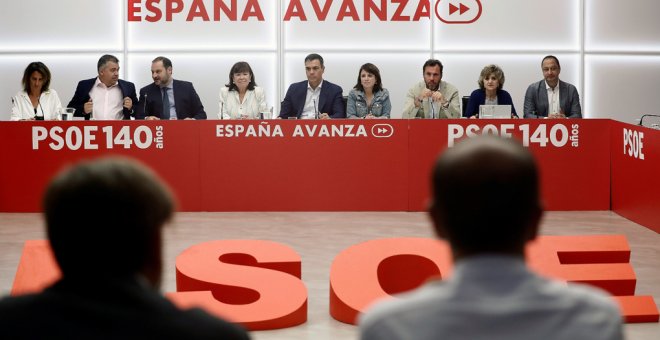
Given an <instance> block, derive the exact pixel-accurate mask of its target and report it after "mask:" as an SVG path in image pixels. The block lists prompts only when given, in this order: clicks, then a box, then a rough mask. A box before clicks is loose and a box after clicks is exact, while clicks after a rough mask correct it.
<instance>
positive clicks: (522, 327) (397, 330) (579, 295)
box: [360, 273, 622, 340]
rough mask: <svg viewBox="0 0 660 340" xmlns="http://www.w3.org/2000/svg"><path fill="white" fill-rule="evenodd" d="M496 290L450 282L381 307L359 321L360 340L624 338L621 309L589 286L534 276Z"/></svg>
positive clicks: (508, 283)
mask: <svg viewBox="0 0 660 340" xmlns="http://www.w3.org/2000/svg"><path fill="white" fill-rule="evenodd" d="M496 285H497V284H495V288H493V287H487V285H482V284H480V283H478V282H472V283H470V282H453V281H452V279H449V280H448V281H447V282H433V283H430V284H427V285H425V286H424V287H422V288H420V289H418V290H416V291H414V292H412V293H408V294H404V295H402V296H401V297H400V298H395V299H391V300H388V301H385V302H382V303H379V304H377V305H376V306H375V307H374V308H373V309H371V310H369V311H368V313H367V314H366V315H365V316H364V318H362V319H361V320H360V328H361V334H362V339H382V340H384V339H436V338H440V337H443V336H444V337H449V338H460V339H509V340H511V339H529V338H538V339H557V340H559V339H562V340H563V339H567V340H568V339H580V340H587V339H594V340H595V339H613V340H614V339H621V338H622V334H621V332H622V331H621V321H622V320H621V316H620V314H619V311H618V307H617V306H616V305H615V303H614V301H613V300H612V299H611V298H610V297H608V296H606V295H605V294H603V293H601V292H599V291H597V290H594V289H591V288H590V287H586V286H578V285H569V286H566V285H565V284H564V283H562V282H557V281H550V280H547V279H544V278H541V277H539V276H537V275H535V274H531V273H529V274H524V275H522V276H521V277H520V278H519V279H518V280H516V281H512V282H509V280H505V281H503V282H502V285H501V287H497V286H496ZM509 285H510V288H507V286H509Z"/></svg>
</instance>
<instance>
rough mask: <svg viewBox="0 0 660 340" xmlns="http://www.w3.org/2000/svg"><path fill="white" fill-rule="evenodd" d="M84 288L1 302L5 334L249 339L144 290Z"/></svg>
mask: <svg viewBox="0 0 660 340" xmlns="http://www.w3.org/2000/svg"><path fill="white" fill-rule="evenodd" d="M102 286H103V287H87V288H86V287H81V286H79V285H77V284H76V285H68V284H63V283H61V282H60V283H56V284H55V285H54V286H51V287H49V288H47V289H46V290H45V291H44V292H42V293H38V294H30V295H24V296H18V297H10V298H5V299H3V300H0V328H1V329H2V330H3V331H2V332H3V334H4V335H5V336H7V337H8V338H11V339H41V338H67V339H89V338H96V339H120V338H122V339H137V338H159V339H248V338H249V337H248V335H247V333H246V332H245V331H244V330H242V329H241V328H240V327H239V326H236V325H234V324H231V323H229V322H226V321H223V320H220V319H216V318H214V317H212V316H211V315H209V314H207V313H206V312H204V311H202V310H200V309H189V310H181V309H179V308H177V307H175V306H174V304H172V303H171V302H170V301H169V300H167V299H166V298H164V297H163V296H162V295H160V294H158V293H157V292H155V291H152V290H150V289H145V288H144V287H140V286H139V285H135V284H132V283H129V284H124V283H121V284H114V283H113V284H110V285H102Z"/></svg>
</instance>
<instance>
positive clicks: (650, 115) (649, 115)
mask: <svg viewBox="0 0 660 340" xmlns="http://www.w3.org/2000/svg"><path fill="white" fill-rule="evenodd" d="M646 117H656V118H660V115H654V114H645V115H642V118H640V119H639V126H644V124H643V123H644V118H646ZM651 127H652V128H654V129H655V128H656V127H655V126H653V125H651Z"/></svg>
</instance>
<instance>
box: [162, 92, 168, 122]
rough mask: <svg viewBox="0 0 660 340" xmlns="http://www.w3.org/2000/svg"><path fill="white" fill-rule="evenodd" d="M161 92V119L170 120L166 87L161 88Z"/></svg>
mask: <svg viewBox="0 0 660 340" xmlns="http://www.w3.org/2000/svg"><path fill="white" fill-rule="evenodd" d="M161 90H162V91H163V115H162V118H164V119H169V118H170V97H169V96H168V95H167V87H163V88H161Z"/></svg>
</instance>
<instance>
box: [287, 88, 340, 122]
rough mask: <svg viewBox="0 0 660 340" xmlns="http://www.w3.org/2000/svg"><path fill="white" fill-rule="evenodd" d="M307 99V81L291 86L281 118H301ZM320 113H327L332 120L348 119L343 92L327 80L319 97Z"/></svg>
mask: <svg viewBox="0 0 660 340" xmlns="http://www.w3.org/2000/svg"><path fill="white" fill-rule="evenodd" d="M306 98H307V80H305V81H301V82H299V83H294V84H291V86H289V89H288V90H287V91H286V96H284V100H283V101H282V107H281V108H280V118H284V119H286V118H287V117H297V118H300V115H301V114H302V111H303V108H305V99H306ZM317 110H318V112H319V113H327V114H329V115H330V117H331V118H346V111H344V100H343V90H342V89H341V87H340V86H338V85H335V84H333V83H331V82H329V81H327V80H324V81H323V85H322V87H321V94H320V95H319V102H318V109H317Z"/></svg>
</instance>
